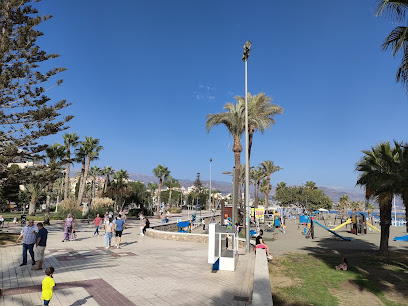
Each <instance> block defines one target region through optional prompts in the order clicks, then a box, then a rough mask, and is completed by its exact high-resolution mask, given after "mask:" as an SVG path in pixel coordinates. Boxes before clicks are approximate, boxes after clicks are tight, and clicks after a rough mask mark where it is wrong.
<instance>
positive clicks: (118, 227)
mask: <svg viewBox="0 0 408 306" xmlns="http://www.w3.org/2000/svg"><path fill="white" fill-rule="evenodd" d="M124 224H125V220H123V219H122V215H121V214H119V215H118V217H117V218H116V221H115V242H116V247H117V248H118V249H120V241H121V240H122V232H123V226H124Z"/></svg>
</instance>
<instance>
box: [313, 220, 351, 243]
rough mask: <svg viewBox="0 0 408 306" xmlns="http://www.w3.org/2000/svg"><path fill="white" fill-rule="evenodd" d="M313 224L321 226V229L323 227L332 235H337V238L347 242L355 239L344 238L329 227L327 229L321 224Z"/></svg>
mask: <svg viewBox="0 0 408 306" xmlns="http://www.w3.org/2000/svg"><path fill="white" fill-rule="evenodd" d="M313 223H316V224H317V225H320V226H321V227H323V228H324V229H325V230H327V231H329V232H330V233H332V234H333V235H336V236H337V237H339V238H341V239H343V240H346V241H352V240H353V239H351V238H349V237H343V236H341V235H339V234H337V233H336V232H335V231H332V230H331V229H328V228H327V227H325V226H324V225H321V224H320V223H319V222H317V221H313Z"/></svg>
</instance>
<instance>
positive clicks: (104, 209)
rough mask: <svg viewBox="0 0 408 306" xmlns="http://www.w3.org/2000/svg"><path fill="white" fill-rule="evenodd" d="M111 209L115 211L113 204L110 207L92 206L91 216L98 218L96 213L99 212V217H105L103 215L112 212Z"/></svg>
mask: <svg viewBox="0 0 408 306" xmlns="http://www.w3.org/2000/svg"><path fill="white" fill-rule="evenodd" d="M110 211H113V207H112V206H110V207H105V206H103V207H96V208H92V206H91V212H90V215H89V217H90V218H96V215H97V214H99V217H101V218H103V216H105V213H106V212H110Z"/></svg>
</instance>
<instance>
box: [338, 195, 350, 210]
mask: <svg viewBox="0 0 408 306" xmlns="http://www.w3.org/2000/svg"><path fill="white" fill-rule="evenodd" d="M349 204H350V200H349V197H348V195H346V194H343V195H342V196H341V197H340V199H339V206H340V207H341V209H342V210H344V212H346V213H347V210H348V207H349Z"/></svg>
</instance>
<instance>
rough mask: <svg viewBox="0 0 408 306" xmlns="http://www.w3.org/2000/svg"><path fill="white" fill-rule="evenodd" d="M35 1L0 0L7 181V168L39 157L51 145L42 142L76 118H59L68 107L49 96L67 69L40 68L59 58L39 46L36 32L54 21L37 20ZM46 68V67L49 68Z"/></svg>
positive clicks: (2, 159) (0, 155)
mask: <svg viewBox="0 0 408 306" xmlns="http://www.w3.org/2000/svg"><path fill="white" fill-rule="evenodd" d="M32 2H38V1H36V0H0V126H1V127H0V177H2V178H4V177H7V164H8V163H9V162H12V161H15V160H16V159H18V157H20V158H22V157H24V156H27V155H28V156H31V157H34V156H35V155H39V154H41V152H42V151H43V150H44V149H45V148H46V147H47V144H39V143H38V140H39V139H40V138H41V139H42V138H43V137H45V136H48V135H52V134H56V133H58V132H60V131H62V130H65V129H66V128H68V127H66V126H64V124H65V123H66V122H68V121H69V120H71V119H72V118H73V116H66V117H64V118H61V117H60V113H59V112H60V111H61V110H62V109H64V108H66V107H67V106H69V105H70V103H67V102H66V100H61V101H58V102H54V103H52V102H51V99H50V98H49V97H47V96H46V95H45V93H46V92H47V91H48V90H50V89H51V88H53V87H55V86H58V85H60V84H61V83H62V80H57V81H56V83H55V85H53V84H51V81H52V80H51V79H52V77H54V76H56V75H57V74H58V73H60V72H62V71H64V70H65V68H61V67H57V68H53V69H50V70H47V71H44V69H41V67H40V64H41V63H43V62H46V61H48V60H50V59H53V58H56V57H58V56H59V55H58V54H48V53H46V52H45V51H43V50H42V49H41V48H40V47H39V46H38V45H37V39H38V38H39V37H40V36H42V35H43V33H42V32H40V31H38V30H36V29H35V28H36V26H38V25H39V24H40V23H42V22H43V21H46V20H48V19H49V18H51V17H52V16H39V15H38V13H39V12H38V10H37V9H36V8H34V7H32V6H31V3H32ZM47 65H48V64H47Z"/></svg>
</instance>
